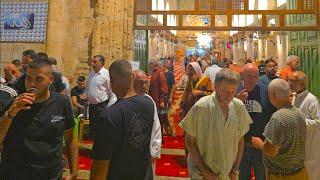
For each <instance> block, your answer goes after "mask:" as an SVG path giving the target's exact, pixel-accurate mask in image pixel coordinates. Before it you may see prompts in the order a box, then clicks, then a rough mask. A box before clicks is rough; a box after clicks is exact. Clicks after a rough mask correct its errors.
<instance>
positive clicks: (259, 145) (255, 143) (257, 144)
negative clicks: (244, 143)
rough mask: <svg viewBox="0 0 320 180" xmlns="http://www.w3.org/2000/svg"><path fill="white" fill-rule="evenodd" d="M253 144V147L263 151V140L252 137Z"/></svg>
mask: <svg viewBox="0 0 320 180" xmlns="http://www.w3.org/2000/svg"><path fill="white" fill-rule="evenodd" d="M251 142H252V145H253V147H255V148H257V149H261V148H262V147H263V144H264V143H263V141H262V139H261V138H259V137H251Z"/></svg>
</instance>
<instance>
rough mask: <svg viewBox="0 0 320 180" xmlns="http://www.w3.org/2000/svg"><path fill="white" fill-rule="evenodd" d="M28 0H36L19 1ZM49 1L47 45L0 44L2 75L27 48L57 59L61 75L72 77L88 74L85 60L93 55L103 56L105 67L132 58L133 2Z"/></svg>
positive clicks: (123, 0)
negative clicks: (10, 63)
mask: <svg viewBox="0 0 320 180" xmlns="http://www.w3.org/2000/svg"><path fill="white" fill-rule="evenodd" d="M4 1H6V2H15V1H14V0H4ZM31 1H32V2H34V1H36V0H24V1H23V0H21V2H31ZM38 1H40V0H38ZM48 2H49V10H48V22H47V38H46V42H45V43H42V44H41V43H1V64H0V65H1V74H2V73H3V68H2V67H3V64H4V63H7V62H9V61H11V60H12V59H14V58H21V54H22V52H23V51H24V50H26V49H34V50H35V51H37V52H39V51H44V52H47V53H48V55H49V56H52V57H55V58H56V59H57V60H58V67H59V68H60V70H61V71H62V72H63V74H65V75H66V76H71V77H73V78H76V77H77V76H79V75H85V76H87V75H88V73H89V71H90V66H89V65H88V60H89V59H90V58H91V57H92V56H93V55H96V54H102V55H104V56H105V57H106V64H105V66H106V67H109V65H110V64H111V62H113V61H114V60H116V59H128V60H132V59H133V45H134V44H133V41H134V35H133V0H48Z"/></svg>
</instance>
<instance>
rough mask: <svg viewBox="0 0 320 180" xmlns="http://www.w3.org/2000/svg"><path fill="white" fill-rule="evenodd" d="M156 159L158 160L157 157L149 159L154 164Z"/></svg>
mask: <svg viewBox="0 0 320 180" xmlns="http://www.w3.org/2000/svg"><path fill="white" fill-rule="evenodd" d="M157 159H159V158H158V157H151V162H152V163H155V162H156V161H157Z"/></svg>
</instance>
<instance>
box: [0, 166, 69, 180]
mask: <svg viewBox="0 0 320 180" xmlns="http://www.w3.org/2000/svg"><path fill="white" fill-rule="evenodd" d="M62 174H63V166H61V167H57V168H45V167H41V166H35V165H28V166H21V165H16V166H10V167H7V166H4V165H3V164H1V166H0V180H29V179H30V180H44V179H45V180H62Z"/></svg>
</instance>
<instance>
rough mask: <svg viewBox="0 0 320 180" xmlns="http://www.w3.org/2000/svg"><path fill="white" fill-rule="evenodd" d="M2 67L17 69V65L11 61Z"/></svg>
mask: <svg viewBox="0 0 320 180" xmlns="http://www.w3.org/2000/svg"><path fill="white" fill-rule="evenodd" d="M4 69H6V70H18V69H17V67H16V66H15V65H14V64H12V63H8V64H6V65H5V67H4Z"/></svg>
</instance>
